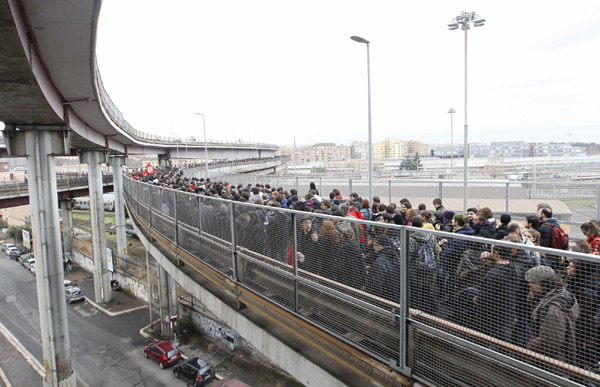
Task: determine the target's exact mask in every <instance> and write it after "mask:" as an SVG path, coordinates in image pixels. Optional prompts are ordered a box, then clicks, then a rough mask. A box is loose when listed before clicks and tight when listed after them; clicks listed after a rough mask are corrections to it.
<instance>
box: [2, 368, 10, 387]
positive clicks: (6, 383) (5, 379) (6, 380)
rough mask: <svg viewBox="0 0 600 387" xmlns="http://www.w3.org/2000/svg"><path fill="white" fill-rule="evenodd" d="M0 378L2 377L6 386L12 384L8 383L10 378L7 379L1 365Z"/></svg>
mask: <svg viewBox="0 0 600 387" xmlns="http://www.w3.org/2000/svg"><path fill="white" fill-rule="evenodd" d="M0 379H2V381H3V382H4V384H5V385H6V387H12V384H10V380H8V378H7V377H6V374H5V373H4V370H2V367H0Z"/></svg>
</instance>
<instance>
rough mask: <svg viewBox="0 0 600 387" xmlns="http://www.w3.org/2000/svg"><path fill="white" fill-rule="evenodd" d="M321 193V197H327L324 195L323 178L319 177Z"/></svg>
mask: <svg viewBox="0 0 600 387" xmlns="http://www.w3.org/2000/svg"><path fill="white" fill-rule="evenodd" d="M319 194H321V197H325V196H324V195H323V178H322V177H319Z"/></svg>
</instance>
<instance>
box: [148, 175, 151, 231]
mask: <svg viewBox="0 0 600 387" xmlns="http://www.w3.org/2000/svg"><path fill="white" fill-rule="evenodd" d="M148 189H149V190H150V195H148V196H149V199H150V200H149V201H148V224H149V225H150V228H152V185H150V186H149V187H148Z"/></svg>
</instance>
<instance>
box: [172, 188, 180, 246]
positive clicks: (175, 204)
mask: <svg viewBox="0 0 600 387" xmlns="http://www.w3.org/2000/svg"><path fill="white" fill-rule="evenodd" d="M173 223H174V224H173V226H174V228H175V229H174V230H173V231H174V234H173V236H174V237H175V241H174V242H175V244H176V245H179V238H177V191H173Z"/></svg>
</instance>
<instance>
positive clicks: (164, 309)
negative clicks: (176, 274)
mask: <svg viewBox="0 0 600 387" xmlns="http://www.w3.org/2000/svg"><path fill="white" fill-rule="evenodd" d="M158 306H159V309H160V335H161V337H162V338H164V339H168V338H171V322H170V321H169V318H170V317H171V314H170V312H171V311H170V308H169V274H168V273H167V271H166V270H165V269H164V268H163V267H162V266H160V265H158Z"/></svg>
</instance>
